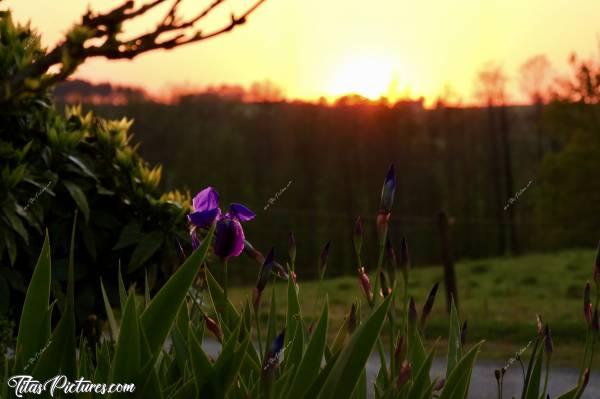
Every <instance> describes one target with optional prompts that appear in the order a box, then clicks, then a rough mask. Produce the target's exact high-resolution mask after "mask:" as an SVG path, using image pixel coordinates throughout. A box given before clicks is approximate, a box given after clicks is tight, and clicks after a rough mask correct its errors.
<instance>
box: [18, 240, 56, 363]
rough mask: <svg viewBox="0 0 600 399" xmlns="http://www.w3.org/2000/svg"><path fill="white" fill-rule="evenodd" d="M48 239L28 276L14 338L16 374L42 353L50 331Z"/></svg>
mask: <svg viewBox="0 0 600 399" xmlns="http://www.w3.org/2000/svg"><path fill="white" fill-rule="evenodd" d="M50 283H51V266H50V239H49V237H48V232H47V231H46V236H45V238H44V244H43V246H42V251H41V252H40V256H39V258H38V261H37V264H36V266H35V269H34V271H33V275H32V276H31V281H30V283H29V287H28V288H27V294H26V295H25V302H24V304H23V310H22V311H21V320H20V321H19V335H18V337H17V346H16V348H17V353H16V361H15V372H16V373H20V372H21V371H22V367H23V366H24V365H25V363H26V362H27V361H28V359H31V358H32V356H34V354H36V353H38V351H39V350H40V349H42V348H43V347H44V346H45V345H46V342H47V341H48V338H49V337H50V329H49V326H48V324H47V323H46V320H47V318H46V315H47V314H48V311H49V310H48V309H49V306H48V302H49V301H50Z"/></svg>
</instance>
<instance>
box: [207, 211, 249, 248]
mask: <svg viewBox="0 0 600 399" xmlns="http://www.w3.org/2000/svg"><path fill="white" fill-rule="evenodd" d="M214 250H215V254H216V255H217V256H220V257H222V258H231V257H234V256H239V255H240V254H241V253H242V251H243V250H244V230H243V229H242V225H241V224H240V222H239V221H238V220H236V219H231V218H228V217H223V218H222V219H220V220H219V221H218V222H217V228H216V231H215V247H214Z"/></svg>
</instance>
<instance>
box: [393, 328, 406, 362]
mask: <svg viewBox="0 0 600 399" xmlns="http://www.w3.org/2000/svg"><path fill="white" fill-rule="evenodd" d="M403 350H404V337H403V336H402V335H399V336H398V342H397V343H396V350H395V351H394V363H395V364H400V360H402V358H403V353H402V351H403Z"/></svg>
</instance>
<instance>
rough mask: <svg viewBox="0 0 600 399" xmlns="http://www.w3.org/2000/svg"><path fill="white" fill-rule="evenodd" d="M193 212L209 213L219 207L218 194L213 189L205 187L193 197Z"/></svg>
mask: <svg viewBox="0 0 600 399" xmlns="http://www.w3.org/2000/svg"><path fill="white" fill-rule="evenodd" d="M192 206H193V207H194V211H196V212H203V211H210V210H212V209H215V208H218V207H219V193H218V192H217V190H215V189H214V188H213V187H206V188H205V189H204V190H202V191H200V192H199V193H198V194H196V196H195V197H194V200H193V201H192Z"/></svg>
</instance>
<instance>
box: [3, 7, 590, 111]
mask: <svg viewBox="0 0 600 399" xmlns="http://www.w3.org/2000/svg"><path fill="white" fill-rule="evenodd" d="M230 1H231V3H230V4H229V3H226V6H225V7H224V8H223V12H221V13H218V14H215V15H214V16H213V18H211V19H210V20H209V21H207V25H206V26H208V27H211V26H212V27H214V26H217V25H218V24H219V22H221V21H226V20H227V18H228V13H229V12H230V11H231V10H241V9H243V8H244V6H248V5H249V4H251V1H248V0H230ZM118 3H120V1H119V0H90V1H88V0H83V1H82V0H60V1H46V0H8V1H4V2H2V3H0V4H1V5H3V6H4V7H6V6H8V7H9V8H11V9H12V10H13V11H14V14H15V18H16V19H17V20H18V21H25V20H28V19H30V20H31V21H32V23H33V26H35V27H37V29H38V31H39V32H41V33H42V35H43V39H44V43H45V44H47V45H50V44H52V43H54V42H55V41H56V40H58V39H59V38H60V37H61V33H64V31H65V30H66V29H67V28H68V27H69V26H70V25H72V24H73V23H74V22H75V21H76V19H77V18H78V16H79V15H81V14H82V13H83V12H84V11H85V9H86V8H87V5H88V4H90V5H91V6H92V8H94V9H97V10H107V9H110V8H111V6H114V5H116V4H118ZM184 3H186V4H187V7H186V9H187V10H190V12H191V10H192V9H193V8H194V4H198V3H200V4H206V3H207V1H204V2H198V1H197V0H184ZM156 15H158V16H160V15H162V13H160V14H156ZM151 20H152V18H149V19H145V20H144V21H141V22H140V23H137V24H134V25H132V26H131V27H130V28H131V30H132V31H140V30H143V28H144V27H149V26H151V25H150V24H151ZM599 33H600V2H599V1H597V0H550V1H548V0H421V1H414V0H411V1H408V0H368V1H367V0H268V1H267V2H266V3H265V4H264V5H263V6H262V7H261V8H260V9H259V10H258V11H257V12H256V13H255V14H253V15H252V17H251V18H250V19H249V21H248V23H247V24H246V25H245V26H242V27H241V28H239V29H236V30H235V31H234V32H232V33H229V34H228V35H225V36H222V37H220V38H217V39H215V40H211V41H207V42H201V43H198V44H192V45H190V46H187V47H183V48H179V49H176V50H173V51H170V52H168V53H166V52H162V51H161V52H155V53H151V54H146V55H142V56H140V57H139V58H137V59H135V60H134V61H132V62H128V61H119V62H115V61H111V62H106V61H103V60H91V61H88V62H87V63H86V64H84V65H83V66H82V67H81V68H80V70H79V72H78V76H79V77H83V78H87V79H90V80H93V81H110V82H112V83H128V84H134V85H139V86H143V87H145V88H146V89H147V90H149V91H150V92H152V93H161V92H166V91H167V90H168V89H169V87H172V86H181V85H188V86H202V85H207V84H218V83H240V84H243V85H249V84H250V83H251V82H253V81H258V80H264V79H269V80H271V81H273V82H275V83H276V84H278V85H280V86H282V87H283V88H284V90H285V93H286V95H287V96H288V97H292V98H307V99H314V98H317V97H319V96H321V95H335V94H342V93H344V92H349V91H358V92H360V93H361V94H364V95H367V96H371V97H376V96H378V95H379V94H381V93H382V92H385V91H387V87H388V86H389V84H390V82H391V81H392V80H393V81H394V82H395V83H396V86H397V88H398V90H399V91H401V92H407V93H410V94H411V95H413V96H417V95H423V96H425V97H427V98H428V99H430V100H431V99H432V98H434V97H435V96H436V95H437V94H438V93H440V92H441V91H442V90H443V88H444V87H445V86H447V85H450V86H451V87H452V89H453V91H455V92H458V93H459V95H460V96H461V97H462V98H463V100H464V101H466V102H469V101H470V100H471V98H472V94H473V92H474V82H475V77H476V75H477V71H478V70H479V69H480V68H481V66H482V65H484V64H485V63H486V62H488V61H490V60H494V61H496V62H498V63H499V64H501V65H502V66H503V67H504V69H505V70H506V72H507V74H508V76H509V77H510V78H511V82H512V83H511V92H512V98H513V99H517V100H518V99H519V85H518V82H517V78H518V68H519V66H520V65H521V64H522V63H523V62H524V61H525V60H526V59H528V58H529V57H531V56H533V55H535V54H541V53H543V54H546V55H547V56H548V58H549V60H550V61H551V62H552V64H553V66H554V67H555V68H556V69H558V70H564V68H565V65H566V59H567V57H568V55H569V53H570V52H572V51H575V52H577V53H578V54H580V55H582V56H596V55H597V47H598V46H597V40H598V37H599V36H598V34H599Z"/></svg>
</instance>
